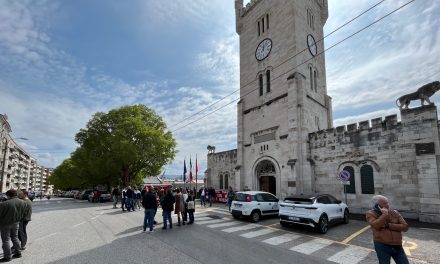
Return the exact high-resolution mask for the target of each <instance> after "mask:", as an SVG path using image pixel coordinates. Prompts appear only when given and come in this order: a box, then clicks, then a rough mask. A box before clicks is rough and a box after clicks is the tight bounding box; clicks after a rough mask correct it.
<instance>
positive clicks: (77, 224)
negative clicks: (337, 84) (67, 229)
mask: <svg viewBox="0 0 440 264" xmlns="http://www.w3.org/2000/svg"><path fill="white" fill-rule="evenodd" d="M85 223H86V222H85V221H84V222H81V223H79V224H76V225H73V226H72V228H75V227H77V226H80V225H83V224H85Z"/></svg>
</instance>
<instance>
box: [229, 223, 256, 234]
mask: <svg viewBox="0 0 440 264" xmlns="http://www.w3.org/2000/svg"><path fill="white" fill-rule="evenodd" d="M257 227H258V226H257V225H254V224H248V225H243V226H236V227H230V228H226V229H223V230H222V231H223V232H226V233H233V232H237V231H245V230H249V229H253V228H257Z"/></svg>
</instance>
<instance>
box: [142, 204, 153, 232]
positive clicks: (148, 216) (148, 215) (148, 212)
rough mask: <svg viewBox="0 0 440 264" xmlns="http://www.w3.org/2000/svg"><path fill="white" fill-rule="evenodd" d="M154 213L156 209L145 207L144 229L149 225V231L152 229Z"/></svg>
mask: <svg viewBox="0 0 440 264" xmlns="http://www.w3.org/2000/svg"><path fill="white" fill-rule="evenodd" d="M155 214H156V209H153V208H152V209H145V216H144V230H146V229H147V227H150V231H153V224H154V215H155Z"/></svg>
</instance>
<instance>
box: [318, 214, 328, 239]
mask: <svg viewBox="0 0 440 264" xmlns="http://www.w3.org/2000/svg"><path fill="white" fill-rule="evenodd" d="M316 230H317V231H318V233H320V234H325V233H327V230H328V218H327V216H326V215H322V216H321V217H320V218H319V222H318V224H317V225H316Z"/></svg>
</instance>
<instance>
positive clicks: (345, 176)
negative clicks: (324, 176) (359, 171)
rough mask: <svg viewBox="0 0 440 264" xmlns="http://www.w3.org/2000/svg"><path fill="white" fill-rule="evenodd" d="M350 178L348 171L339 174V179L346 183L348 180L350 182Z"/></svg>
mask: <svg viewBox="0 0 440 264" xmlns="http://www.w3.org/2000/svg"><path fill="white" fill-rule="evenodd" d="M350 177H351V175H350V172H349V171H346V170H343V171H341V172H340V173H339V179H340V180H341V181H348V180H350Z"/></svg>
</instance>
